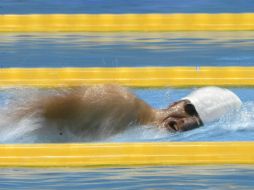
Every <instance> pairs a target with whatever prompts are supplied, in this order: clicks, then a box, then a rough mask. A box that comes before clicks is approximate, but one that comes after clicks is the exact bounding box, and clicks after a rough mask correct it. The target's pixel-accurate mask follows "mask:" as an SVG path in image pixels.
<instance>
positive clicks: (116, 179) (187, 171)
mask: <svg viewBox="0 0 254 190" xmlns="http://www.w3.org/2000/svg"><path fill="white" fill-rule="evenodd" d="M253 167H254V166H252V165H242V166H239V165H225V166H170V167H138V168H135V167H131V168H130V167H127V168H126V167H122V168H90V169H89V168H88V169H85V168H83V169H82V168H76V169H75V168H74V169H73V168H63V169H59V168H51V169H46V168H44V169H35V168H34V169H27V168H15V169H12V168H8V169H1V170H0V171H1V173H0V189H45V190H48V189H124V190H126V189H172V190H190V189H209V190H210V189H211V190H212V189H218V190H225V189H232V190H233V189H235V190H236V189H245V190H248V189H253V188H254V184H253V176H254V168H253Z"/></svg>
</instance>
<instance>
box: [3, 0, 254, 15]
mask: <svg viewBox="0 0 254 190" xmlns="http://www.w3.org/2000/svg"><path fill="white" fill-rule="evenodd" d="M225 12H227V13H229V12H230V13H243V12H254V2H253V1H252V0H244V1H242V0H234V1H232V0H195V1H189V0H177V1H175V0H171V1H169V0H157V1H154V0H136V1H126V0H117V1H116V0H108V1H104V0H86V1H83V0H75V1H69V0H55V1H51V0H37V1H34V0H26V1H20V0H5V1H1V3H0V14H50V13H51V14H52V13H65V14H76V13H90V14H100V13H113V14H123V13H225Z"/></svg>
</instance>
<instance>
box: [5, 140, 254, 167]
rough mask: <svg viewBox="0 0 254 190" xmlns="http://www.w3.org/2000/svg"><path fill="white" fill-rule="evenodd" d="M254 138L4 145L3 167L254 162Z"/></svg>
mask: <svg viewBox="0 0 254 190" xmlns="http://www.w3.org/2000/svg"><path fill="white" fill-rule="evenodd" d="M253 148H254V142H168V143H154V142H153V143H103V144H102V143H98V144H97V143H94V144H92V143H87V144H31V145H29V144H24V145H13V144H12V145H0V167H16V166H31V167H55V166H59V167H62V166H63V167H66V166H73V167H74V166H76V167H82V166H121V165H173V164H179V165H181V164H254V152H253V151H251V150H253Z"/></svg>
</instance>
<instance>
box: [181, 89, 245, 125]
mask: <svg viewBox="0 0 254 190" xmlns="http://www.w3.org/2000/svg"><path fill="white" fill-rule="evenodd" d="M183 99H187V100H189V101H190V102H191V103H192V104H193V105H194V107H195V108H196V110H197V112H198V114H199V117H200V119H201V120H202V122H203V123H204V124H207V123H210V122H213V121H216V120H218V119H219V118H220V117H221V116H222V115H224V114H226V113H227V112H229V111H230V110H235V109H239V108H240V107H241V104H242V102H241V100H240V99H239V97H238V96H237V95H236V94H234V93H233V92H231V91H230V90H228V89H224V88H218V87H204V88H200V89H198V90H195V91H194V92H192V93H191V94H190V95H188V96H187V97H185V98H183Z"/></svg>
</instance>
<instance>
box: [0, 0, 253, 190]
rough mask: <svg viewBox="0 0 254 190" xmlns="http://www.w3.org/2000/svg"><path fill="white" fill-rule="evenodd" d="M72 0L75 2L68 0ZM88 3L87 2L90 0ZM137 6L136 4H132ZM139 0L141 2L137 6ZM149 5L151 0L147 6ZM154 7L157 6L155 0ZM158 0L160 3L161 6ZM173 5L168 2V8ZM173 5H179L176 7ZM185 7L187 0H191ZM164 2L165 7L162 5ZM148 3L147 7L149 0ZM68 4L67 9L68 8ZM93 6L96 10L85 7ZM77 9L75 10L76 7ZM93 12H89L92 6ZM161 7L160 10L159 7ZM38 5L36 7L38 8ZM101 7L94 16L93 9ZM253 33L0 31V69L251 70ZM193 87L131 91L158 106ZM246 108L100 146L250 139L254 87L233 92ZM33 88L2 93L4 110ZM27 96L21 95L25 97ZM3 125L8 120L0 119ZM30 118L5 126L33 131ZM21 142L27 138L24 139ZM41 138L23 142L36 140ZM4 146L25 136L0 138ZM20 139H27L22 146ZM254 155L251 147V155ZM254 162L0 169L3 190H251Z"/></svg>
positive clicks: (50, 6) (5, 8)
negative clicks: (188, 127)
mask: <svg viewBox="0 0 254 190" xmlns="http://www.w3.org/2000/svg"><path fill="white" fill-rule="evenodd" d="M2 2H3V3H1V6H0V13H52V12H58V13H69V12H76V13H77V12H82V13H83V12H87V13H90V12H92V13H98V12H105V13H116V12H117V13H127V12H128V13H129V12H133V13H135V12H150V11H151V12H162V13H164V12H176V10H175V9H173V8H172V10H171V8H170V6H172V7H178V8H179V9H178V10H177V11H179V12H203V11H204V12H205V11H206V12H243V11H248V12H251V11H253V3H252V2H251V1H244V3H243V1H234V2H233V1H230V2H229V1H226V0H224V1H202V2H200V1H192V2H191V3H188V4H185V3H183V2H186V1H174V2H173V1H171V2H170V1H167V2H170V3H166V2H165V1H164V2H163V3H164V4H163V3H159V2H158V5H157V6H151V4H150V6H144V7H143V6H138V5H137V4H138V3H139V2H138V3H137V4H135V3H134V4H135V5H134V6H128V5H127V6H119V4H120V5H121V4H122V5H125V2H123V1H114V3H115V4H116V5H117V6H118V7H121V8H119V9H116V8H111V5H112V3H113V1H109V2H110V4H111V5H110V6H106V5H105V4H103V5H102V4H100V1H96V2H98V3H97V4H92V3H90V4H88V3H87V4H86V6H84V7H85V8H87V9H86V10H85V11H84V9H85V8H84V7H82V6H80V4H79V3H78V2H80V1H76V2H77V4H75V3H69V4H68V2H70V1H68V2H67V1H65V3H66V5H63V6H59V3H60V1H54V2H53V1H47V0H45V1H43V2H44V3H45V5H47V8H45V7H42V6H41V5H40V6H39V5H37V4H36V2H40V3H42V1H2ZM72 2H74V1H72ZM87 2H90V1H87ZM133 2H134V1H133ZM140 2H141V1H140ZM146 2H151V1H146ZM153 2H154V1H153ZM161 2H162V1H161ZM172 2H173V3H172ZM177 2H180V3H179V4H177ZM188 2H190V1H188ZM165 3H166V4H165ZM148 4H149V3H148ZM67 6H68V9H67V8H66V7H67ZM94 6H96V8H98V9H96V11H95V9H90V8H91V7H94ZM77 7H80V9H78V8H77ZM89 7H90V8H89ZM163 7H164V8H163ZM39 8H40V9H39ZM97 10H98V11H97ZM89 11H90V12H89ZM253 39H254V34H253V32H216V33H213V32H196V33H192V32H177V33H174V32H172V33H74V34H69V33H62V34H38V33H37V34H33V33H25V34H22V33H21V34H17V33H15V34H10V33H8V34H7V33H6V34H4V33H3V34H0V42H1V43H0V57H1V61H0V66H1V67H65V66H73V67H96V66H98V67H122V66H132V67H137V66H253V63H254V57H253V52H254V51H253V50H254V41H253ZM192 90H193V89H171V88H167V89H133V91H134V93H136V94H137V95H138V96H139V97H140V98H142V99H144V100H146V101H147V102H148V103H150V104H151V105H152V106H154V107H158V108H162V107H165V106H167V105H168V104H169V103H170V102H173V101H175V100H178V99H179V98H181V97H183V96H185V95H187V94H188V93H189V92H190V91H192ZM231 90H233V91H234V92H235V93H236V94H238V95H239V96H240V98H241V99H242V101H243V102H244V105H243V107H242V109H241V111H240V112H239V113H238V114H233V113H232V114H230V115H228V116H225V117H224V118H222V119H221V120H219V121H217V122H215V123H213V124H211V125H208V126H204V127H202V128H199V129H196V130H193V131H189V132H186V133H177V134H168V133H162V132H161V131H158V130H156V129H153V128H146V129H141V128H137V129H134V130H130V131H126V132H124V133H123V134H120V135H117V136H114V137H112V138H110V139H105V140H104V141H105V142H112V141H113V142H126V141H127V142H128V141H135V142H137V141H187V142H188V141H247V140H248V141H252V140H253V136H254V130H253V129H254V109H253V103H254V102H253V92H254V89H253V88H233V89H231ZM34 91H36V90H34V89H25V90H24V89H1V90H0V105H1V109H2V108H5V106H6V104H7V103H8V101H9V100H11V99H12V97H14V96H16V97H19V96H22V95H25V94H30V93H32V92H34ZM23 97H24V96H23ZM0 117H1V120H0V121H1V122H4V121H5V118H4V117H3V115H2V114H1V116H0ZM30 121H31V120H29V119H28V120H26V121H24V122H23V123H21V124H22V125H21V124H20V123H15V122H13V123H9V124H11V125H13V126H14V127H15V126H18V127H24V128H27V127H30V125H31V124H32V123H31V122H30ZM23 140H24V139H23ZM37 140H38V139H36V138H32V139H28V142H29V141H30V142H36V141H37ZM0 141H1V143H18V142H22V139H17V138H13V137H11V138H7V139H6V138H5V135H3V134H2V135H1V137H0ZM23 142H24V141H23ZM250 151H251V150H250ZM253 175H254V168H253V166H252V165H241V166H239V165H226V166H223V165H220V166H171V167H138V168H135V167H123V168H76V169H73V168H61V169H60V168H51V169H45V168H43V169H39V168H1V169H0V189H45V190H46V189H63V188H64V189H177V190H182V189H253V187H254V183H253Z"/></svg>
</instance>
